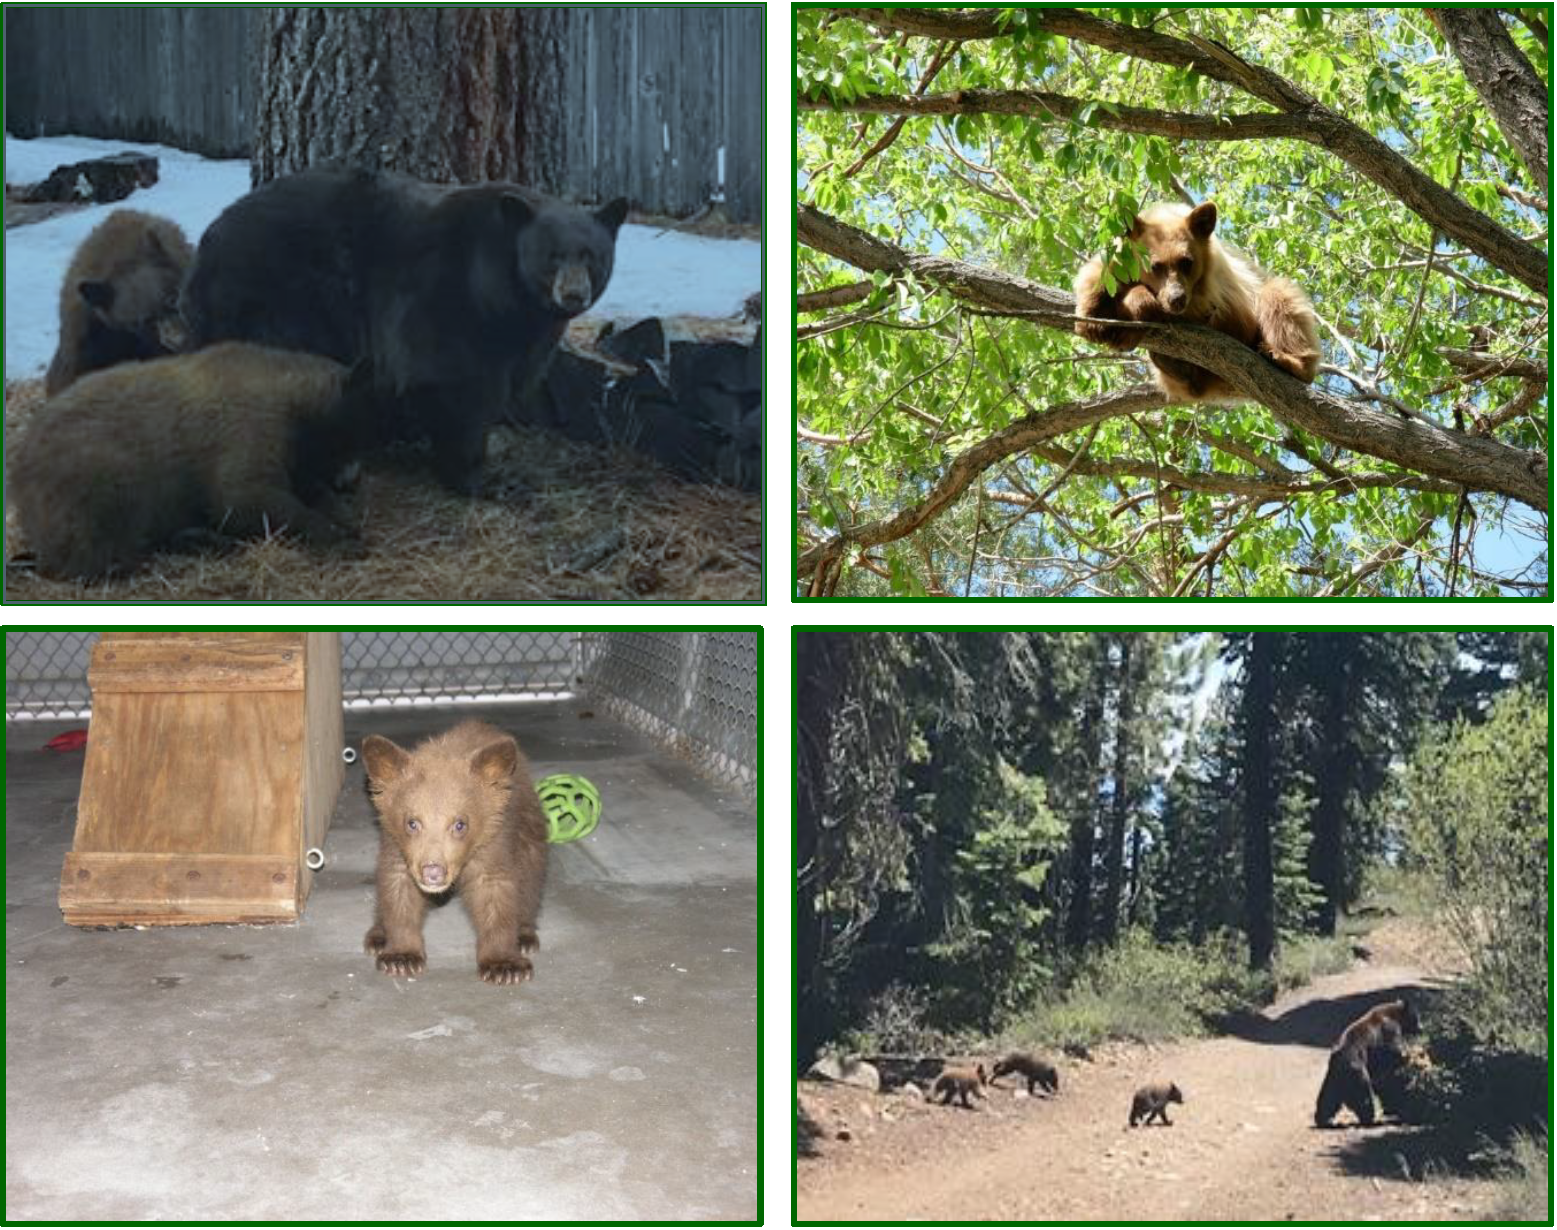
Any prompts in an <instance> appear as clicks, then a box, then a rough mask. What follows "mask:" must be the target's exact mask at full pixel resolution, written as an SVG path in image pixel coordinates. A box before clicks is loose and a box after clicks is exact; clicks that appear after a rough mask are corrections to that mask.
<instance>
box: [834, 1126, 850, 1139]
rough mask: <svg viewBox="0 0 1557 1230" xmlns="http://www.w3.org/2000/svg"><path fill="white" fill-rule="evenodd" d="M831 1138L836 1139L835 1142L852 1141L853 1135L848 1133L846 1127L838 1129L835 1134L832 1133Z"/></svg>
mask: <svg viewBox="0 0 1557 1230" xmlns="http://www.w3.org/2000/svg"><path fill="white" fill-rule="evenodd" d="M833 1136H834V1139H836V1140H853V1139H854V1133H853V1132H851V1131H849V1129H848V1128H846V1127H841V1128H839V1129H838V1130H837V1131H836V1132H835V1133H833Z"/></svg>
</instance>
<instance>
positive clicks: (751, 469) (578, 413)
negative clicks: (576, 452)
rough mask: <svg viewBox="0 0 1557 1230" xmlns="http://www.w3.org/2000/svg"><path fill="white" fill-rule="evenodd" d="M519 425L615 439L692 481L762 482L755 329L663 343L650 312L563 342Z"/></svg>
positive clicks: (744, 486)
mask: <svg viewBox="0 0 1557 1230" xmlns="http://www.w3.org/2000/svg"><path fill="white" fill-rule="evenodd" d="M517 418H518V419H519V420H520V421H522V422H527V423H532V424H534V425H536V426H540V427H548V428H551V429H552V430H554V431H559V432H561V433H562V434H564V435H566V436H568V437H569V438H570V439H574V440H580V441H583V442H585V443H590V444H619V445H625V446H626V447H628V448H631V449H635V450H636V451H638V452H640V453H643V454H645V455H646V456H649V457H652V458H654V459H655V460H656V461H658V462H660V463H661V464H662V465H664V466H665V467H667V468H668V469H670V470H672V471H674V472H675V473H676V474H679V475H680V476H682V477H683V478H687V479H690V480H692V481H694V482H704V483H709V482H714V483H724V484H727V485H729V486H732V487H737V488H740V489H741V490H745V491H758V490H760V489H761V486H762V445H763V432H762V332H761V329H760V328H759V330H758V332H757V337H756V339H755V340H754V341H753V342H752V344H751V345H749V346H748V345H741V344H739V343H736V342H703V341H694V342H669V343H667V341H666V338H665V330H664V327H663V325H662V324H661V322H660V321H659V320H658V319H656V318H653V317H651V318H649V319H647V320H641V321H639V322H638V323H637V324H635V325H633V326H631V327H630V328H628V329H624V330H622V331H621V332H616V331H614V330H613V331H610V332H606V333H603V334H602V335H601V337H600V338H599V339H598V340H597V341H596V343H595V347H594V349H593V351H589V352H586V351H582V350H574V349H571V348H569V347H563V348H561V349H559V350H558V351H557V353H556V354H555V355H554V356H553V357H552V361H551V364H550V366H549V367H548V368H547V372H546V378H545V381H544V383H543V385H542V387H541V389H540V390H539V391H538V392H537V393H536V395H535V396H534V397H533V398H531V399H530V401H529V403H528V404H526V405H525V406H523V407H521V408H519V410H518V411H517Z"/></svg>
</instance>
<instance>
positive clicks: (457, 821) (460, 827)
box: [454, 816, 465, 833]
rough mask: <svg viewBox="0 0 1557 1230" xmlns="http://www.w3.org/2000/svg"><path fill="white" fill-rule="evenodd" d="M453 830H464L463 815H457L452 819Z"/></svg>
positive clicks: (458, 831) (460, 831)
mask: <svg viewBox="0 0 1557 1230" xmlns="http://www.w3.org/2000/svg"><path fill="white" fill-rule="evenodd" d="M454 831H455V832H456V833H463V832H464V831H465V817H464V816H459V817H457V818H456V819H455V821H454Z"/></svg>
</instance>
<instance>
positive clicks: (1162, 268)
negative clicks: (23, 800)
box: [1152, 261, 1168, 277]
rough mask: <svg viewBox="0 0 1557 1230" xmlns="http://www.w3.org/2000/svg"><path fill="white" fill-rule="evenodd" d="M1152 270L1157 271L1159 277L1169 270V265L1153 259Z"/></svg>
mask: <svg viewBox="0 0 1557 1230" xmlns="http://www.w3.org/2000/svg"><path fill="white" fill-rule="evenodd" d="M1152 272H1153V273H1155V274H1156V275H1157V276H1158V277H1161V276H1162V275H1163V274H1165V273H1167V272H1168V267H1167V266H1166V265H1165V264H1163V263H1162V262H1161V261H1153V262H1152Z"/></svg>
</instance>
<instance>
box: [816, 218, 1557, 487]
mask: <svg viewBox="0 0 1557 1230" xmlns="http://www.w3.org/2000/svg"><path fill="white" fill-rule="evenodd" d="M796 227H797V229H796V234H797V237H798V238H799V240H800V242H801V243H804V244H806V245H807V246H809V247H811V248H814V249H816V250H817V251H819V252H824V253H826V254H827V255H829V256H833V257H835V258H837V259H838V260H841V261H844V262H845V263H847V264H851V265H853V266H855V267H856V268H858V269H863V270H866V271H870V270H874V269H884V270H886V271H888V272H892V273H913V274H914V275H915V276H916V277H918V278H920V279H922V280H924V281H927V282H931V283H933V284H935V285H937V286H939V287H940V288H942V289H944V290H946V291H947V292H948V293H950V294H951V295H952V296H953V297H955V298H957V299H958V300H960V301H961V302H963V303H964V304H965V305H967V306H969V307H972V308H975V309H983V310H986V311H994V312H996V313H1001V314H1009V315H1016V316H1022V317H1025V318H1027V319H1030V320H1034V321H1036V322H1039V323H1043V324H1047V325H1049V326H1050V327H1051V328H1056V329H1065V330H1069V329H1070V328H1071V327H1072V322H1073V321H1074V319H1075V316H1074V312H1075V303H1074V301H1073V300H1072V298H1071V296H1069V295H1067V294H1065V293H1063V292H1061V291H1058V290H1055V289H1053V288H1051V287H1047V286H1043V285H1041V284H1039V283H1037V282H1032V281H1030V280H1028V279H1027V278H1022V277H1017V276H1016V275H1013V274H1007V273H1002V272H1000V271H998V270H994V269H988V268H984V267H982V266H978V265H970V264H967V263H966V262H964V261H958V260H952V259H950V258H947V257H939V256H924V255H917V254H913V253H909V252H905V251H904V250H903V249H901V248H899V247H897V246H896V245H895V244H891V243H888V242H886V241H884V240H881V239H877V238H876V237H875V236H872V235H868V234H866V233H865V232H864V231H861V230H859V229H858V228H856V227H853V226H849V225H848V224H847V223H844V222H841V221H840V220H838V219H837V218H833V217H831V216H829V215H827V214H824V213H822V212H821V211H820V210H817V209H814V208H812V207H811V206H809V205H805V204H802V205H800V206H799V207H798V217H797V220H796ZM1136 328H1138V329H1140V330H1142V337H1143V341H1144V339H1146V338H1148V337H1149V338H1150V345H1151V348H1152V349H1153V350H1155V351H1159V352H1161V353H1163V354H1167V355H1170V356H1172V357H1174V358H1179V359H1186V360H1188V361H1190V362H1192V363H1196V364H1199V365H1200V366H1202V367H1207V368H1210V369H1211V370H1212V371H1214V372H1216V373H1217V374H1218V375H1220V376H1222V377H1223V378H1224V379H1226V380H1227V381H1228V382H1229V383H1230V384H1232V385H1233V387H1234V388H1236V389H1237V390H1238V391H1239V392H1240V393H1242V394H1243V395H1244V396H1245V397H1248V398H1249V399H1250V400H1252V401H1257V402H1259V403H1261V404H1262V405H1264V406H1265V407H1266V408H1267V409H1269V410H1270V412H1271V413H1272V414H1273V415H1274V416H1275V417H1276V418H1277V419H1278V420H1280V421H1281V422H1282V423H1285V424H1286V425H1287V426H1289V427H1296V428H1300V429H1302V430H1304V431H1308V432H1311V433H1313V434H1314V435H1317V436H1320V437H1322V438H1324V439H1326V440H1330V441H1332V442H1333V443H1335V444H1339V445H1341V446H1342V447H1343V448H1348V449H1352V450H1355V451H1358V452H1363V453H1368V454H1370V455H1372V456H1374V457H1379V458H1382V459H1383V460H1385V461H1390V462H1393V463H1395V464H1396V465H1400V466H1404V467H1406V468H1408V469H1411V470H1415V471H1418V472H1420V473H1423V474H1427V475H1431V476H1432V477H1434V478H1441V479H1446V480H1448V481H1449V482H1453V483H1458V484H1459V485H1460V486H1463V487H1466V488H1468V489H1470V490H1485V491H1496V492H1499V493H1500V494H1503V495H1506V496H1509V497H1511V498H1513V499H1516V500H1519V501H1521V502H1523V503H1525V504H1528V505H1530V507H1532V508H1534V509H1537V510H1539V511H1541V512H1545V511H1546V510H1547V506H1548V490H1547V459H1546V457H1545V456H1544V455H1543V454H1540V453H1534V452H1526V451H1524V450H1522V449H1517V448H1511V447H1509V446H1507V445H1504V444H1499V443H1497V442H1496V441H1493V440H1485V439H1479V438H1476V437H1473V436H1468V435H1465V434H1464V433H1461V432H1454V431H1448V430H1445V429H1444V428H1441V427H1438V426H1435V425H1433V424H1431V423H1427V422H1424V421H1420V420H1415V419H1413V420H1402V419H1400V418H1399V417H1397V416H1395V415H1386V414H1381V413H1379V412H1377V411H1374V410H1370V409H1366V408H1364V407H1362V406H1359V405H1357V404H1355V403H1353V402H1349V401H1346V400H1343V399H1342V398H1339V397H1335V396H1332V395H1331V394H1329V393H1325V392H1323V391H1321V390H1319V389H1315V388H1312V387H1310V386H1308V385H1304V384H1302V383H1301V382H1299V381H1297V380H1295V379H1294V378H1293V377H1291V376H1289V375H1288V374H1287V373H1286V372H1284V371H1281V370H1280V369H1279V368H1277V367H1275V366H1274V365H1273V364H1271V363H1269V362H1267V361H1266V360H1265V359H1264V358H1262V357H1261V356H1260V355H1259V354H1257V353H1256V352H1254V351H1252V350H1250V349H1249V348H1248V347H1246V346H1243V345H1240V344H1239V343H1238V342H1236V341H1235V340H1233V339H1232V338H1230V337H1227V336H1226V335H1225V334H1222V333H1218V332H1217V331H1216V330H1214V329H1209V328H1205V327H1203V326H1197V325H1137V326H1136ZM1083 425H1084V424H1083ZM1032 443H1041V441H1040V440H1034V441H1032ZM959 460H960V459H959ZM953 464H954V465H955V464H956V463H955V462H954V463H953Z"/></svg>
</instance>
